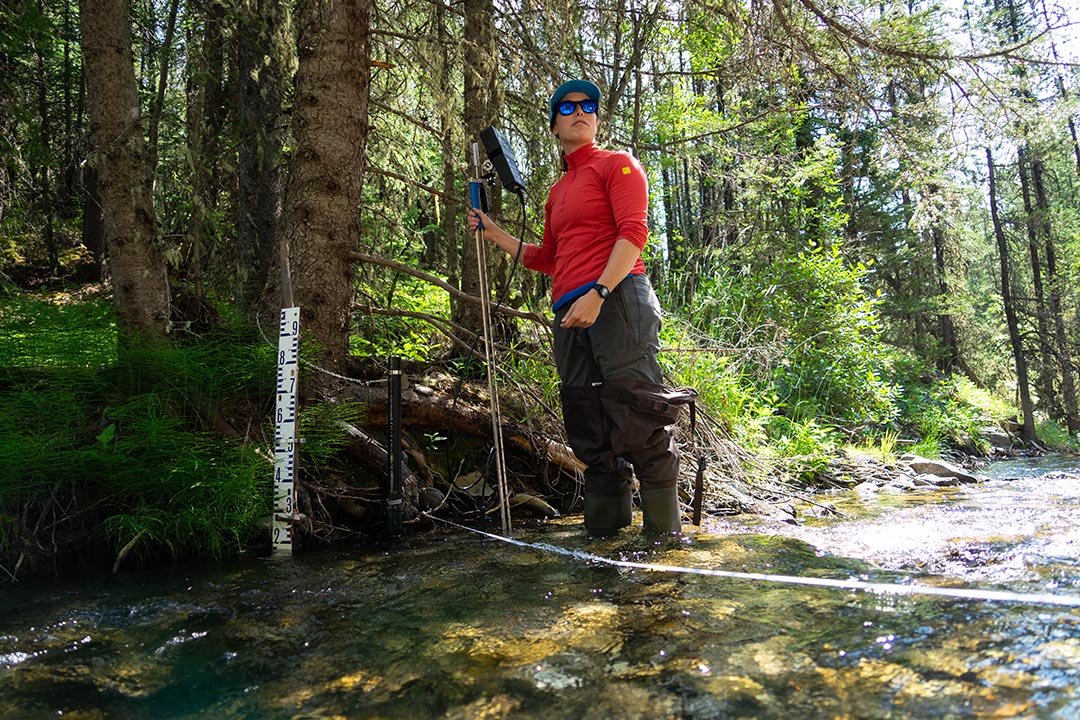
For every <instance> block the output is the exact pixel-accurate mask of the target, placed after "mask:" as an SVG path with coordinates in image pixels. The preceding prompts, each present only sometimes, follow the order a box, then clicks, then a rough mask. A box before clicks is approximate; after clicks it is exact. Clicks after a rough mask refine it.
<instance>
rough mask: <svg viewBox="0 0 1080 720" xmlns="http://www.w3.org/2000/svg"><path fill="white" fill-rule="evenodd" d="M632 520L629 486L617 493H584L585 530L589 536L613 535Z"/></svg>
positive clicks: (632, 510) (632, 507) (632, 512)
mask: <svg viewBox="0 0 1080 720" xmlns="http://www.w3.org/2000/svg"><path fill="white" fill-rule="evenodd" d="M633 520H634V498H633V496H632V495H631V494H630V488H626V492H624V493H620V494H619V495H593V494H590V493H585V532H586V533H588V535H589V536H590V537H604V536H606V535H614V534H615V533H617V532H618V531H619V530H621V529H622V528H624V527H627V526H629V525H630V523H632V522H633Z"/></svg>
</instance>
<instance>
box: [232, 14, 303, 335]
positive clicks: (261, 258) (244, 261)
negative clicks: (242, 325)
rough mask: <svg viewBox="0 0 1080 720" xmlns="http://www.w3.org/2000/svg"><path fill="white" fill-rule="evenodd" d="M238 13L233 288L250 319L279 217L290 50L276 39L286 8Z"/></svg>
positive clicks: (271, 254) (286, 19)
mask: <svg viewBox="0 0 1080 720" xmlns="http://www.w3.org/2000/svg"><path fill="white" fill-rule="evenodd" d="M238 12H239V13H240V21H239V22H238V24H237V33H238V38H237V67H238V71H239V72H238V75H239V81H238V83H237V92H238V95H239V97H238V100H237V103H236V104H237V109H238V115H239V117H238V121H237V126H238V128H239V143H238V145H239V153H238V155H239V157H238V168H237V176H238V177H237V185H238V195H237V201H236V211H237V213H236V214H237V222H236V224H237V236H236V242H237V248H236V285H235V292H236V306H237V309H238V310H239V311H240V313H241V314H242V315H244V316H245V317H251V316H252V315H253V314H254V312H255V309H256V307H257V305H258V300H259V296H260V294H261V293H262V291H263V289H264V288H265V287H266V284H267V277H268V274H269V272H270V268H271V267H272V266H273V265H274V262H273V258H274V251H275V250H276V248H277V245H276V240H277V231H278V223H279V222H280V220H281V192H282V190H281V177H282V163H283V155H282V152H283V151H282V148H283V146H284V144H285V138H284V132H283V128H282V107H281V106H282V101H283V99H284V96H285V91H286V83H287V82H288V77H287V72H286V68H285V66H286V64H287V62H288V60H289V59H290V54H289V51H288V49H287V48H285V47H282V45H283V44H282V43H280V41H279V38H281V36H282V34H283V33H284V32H285V28H287V27H288V25H289V23H290V19H289V14H288V9H287V6H286V5H285V4H283V3H279V2H275V0H248V2H246V3H244V4H243V6H242V7H241V8H240V9H239V10H238Z"/></svg>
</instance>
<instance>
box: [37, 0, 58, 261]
mask: <svg viewBox="0 0 1080 720" xmlns="http://www.w3.org/2000/svg"><path fill="white" fill-rule="evenodd" d="M38 12H39V13H40V14H41V18H42V19H43V20H44V19H45V17H46V15H45V3H44V2H43V0H38ZM45 37H46V36H45V33H44V32H41V33H38V35H37V37H36V38H35V39H34V59H35V61H36V65H37V103H38V117H39V121H40V123H41V124H40V127H39V132H40V134H39V136H38V137H39V145H38V150H39V153H40V155H39V161H40V166H39V167H38V169H37V173H35V175H36V176H37V180H38V203H39V206H40V209H41V217H42V219H43V220H44V222H45V227H44V228H42V235H43V236H44V238H43V239H44V240H45V250H46V252H48V254H49V273H50V274H51V275H54V276H55V275H59V273H60V250H59V248H58V247H57V245H56V228H55V227H54V224H55V223H54V215H55V213H54V207H53V189H52V164H53V158H52V155H53V151H52V131H51V128H50V122H49V75H48V73H47V72H46V71H45V49H44V48H43V47H42V45H43V44H45V42H46V39H45Z"/></svg>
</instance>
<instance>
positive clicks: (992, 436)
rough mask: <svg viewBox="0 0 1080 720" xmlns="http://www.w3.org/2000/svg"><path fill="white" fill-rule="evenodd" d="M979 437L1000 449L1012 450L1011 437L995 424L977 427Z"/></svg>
mask: <svg viewBox="0 0 1080 720" xmlns="http://www.w3.org/2000/svg"><path fill="white" fill-rule="evenodd" d="M979 437H981V438H982V439H983V440H985V441H986V442H988V443H990V444H991V445H992V446H993V447H996V448H999V449H1001V450H1012V446H1013V439H1012V436H1011V435H1009V433H1008V432H1007V431H1005V430H1003V429H1001V428H999V427H997V426H995V425H987V426H985V427H981V428H979Z"/></svg>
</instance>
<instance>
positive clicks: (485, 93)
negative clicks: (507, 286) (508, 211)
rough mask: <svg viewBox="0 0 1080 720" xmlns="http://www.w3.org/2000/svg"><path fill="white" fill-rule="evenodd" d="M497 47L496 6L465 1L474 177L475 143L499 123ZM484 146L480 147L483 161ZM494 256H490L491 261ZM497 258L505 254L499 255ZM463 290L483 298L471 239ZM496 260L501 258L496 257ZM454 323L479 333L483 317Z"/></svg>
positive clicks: (469, 309) (467, 312) (474, 313)
mask: <svg viewBox="0 0 1080 720" xmlns="http://www.w3.org/2000/svg"><path fill="white" fill-rule="evenodd" d="M495 53H496V47H495V7H494V3H493V2H492V0H465V63H464V70H465V144H466V146H467V147H466V152H467V160H468V166H469V174H470V176H471V175H472V174H473V172H474V170H473V160H472V144H473V143H474V142H476V143H479V142H480V131H481V130H483V129H484V128H486V127H489V126H491V125H495V124H496V123H497V121H498V112H499V106H500V105H501V101H500V97H499V93H498V90H497V87H498V85H497V82H498V61H497V56H496V54H495ZM483 153H484V150H483V147H481V148H480V155H481V158H480V159H481V161H483ZM489 197H490V199H491V201H492V203H491V211H492V212H493V213H494V214H495V215H496V217H497V216H498V213H499V208H500V207H501V203H500V202H499V195H498V194H497V193H489ZM492 255H493V254H489V258H490V257H491V256H492ZM498 255H502V253H499V254H498ZM460 257H461V274H460V277H461V289H462V290H463V291H464V292H466V293H468V294H469V295H482V294H483V293H482V292H481V288H480V270H479V266H478V263H477V253H476V243H475V242H474V239H473V237H472V236H469V237H464V238H463V241H462V244H461V254H460ZM495 257H498V256H497V255H496V256H495ZM454 320H455V321H456V322H458V323H459V324H461V325H464V326H465V327H467V328H472V329H476V330H479V329H480V326H481V324H482V323H481V317H480V314H479V312H478V309H477V308H476V307H475V306H471V305H457V306H456V307H454Z"/></svg>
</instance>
